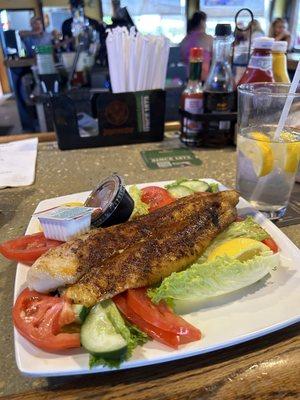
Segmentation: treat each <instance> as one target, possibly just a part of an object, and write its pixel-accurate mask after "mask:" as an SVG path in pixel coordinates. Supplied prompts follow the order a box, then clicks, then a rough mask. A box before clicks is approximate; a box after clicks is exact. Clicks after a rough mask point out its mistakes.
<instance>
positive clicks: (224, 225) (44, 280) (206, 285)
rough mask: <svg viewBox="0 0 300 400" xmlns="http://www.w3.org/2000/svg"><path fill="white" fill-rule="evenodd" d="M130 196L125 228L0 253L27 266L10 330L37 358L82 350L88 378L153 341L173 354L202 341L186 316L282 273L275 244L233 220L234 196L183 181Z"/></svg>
mask: <svg viewBox="0 0 300 400" xmlns="http://www.w3.org/2000/svg"><path fill="white" fill-rule="evenodd" d="M129 194H130V196H131V198H132V199H133V201H134V208H133V211H132V213H131V216H130V220H129V221H128V222H124V223H122V224H119V225H114V226H111V227H105V228H96V229H92V230H91V231H89V232H87V233H85V234H83V235H80V236H79V237H76V238H74V239H72V240H71V241H68V242H65V243H64V242H61V241H58V240H53V239H49V238H46V237H45V236H44V234H43V232H38V233H35V234H33V235H25V236H23V237H21V238H17V239H15V240H10V241H7V242H5V243H2V244H1V245H0V252H1V254H2V255H3V256H4V257H6V258H8V259H10V260H14V261H18V262H21V263H23V264H26V265H28V274H27V286H28V287H27V288H25V289H24V290H23V291H22V292H21V293H20V294H19V296H18V298H17V299H16V302H15V304H14V306H13V322H14V326H15V328H16V329H17V331H18V332H19V333H20V334H21V335H22V336H23V337H24V338H26V340H28V341H29V342H31V343H32V344H33V345H35V346H36V347H37V348H39V349H42V350H44V351H47V352H51V353H57V354H61V353H63V352H64V351H66V350H68V349H73V348H79V347H83V348H84V349H85V350H86V351H87V352H88V353H89V354H90V361H89V365H90V367H91V368H92V367H94V366H98V365H105V366H109V367H110V368H118V367H119V366H120V364H121V363H122V362H123V361H126V360H128V359H130V357H131V355H132V352H133V350H134V349H135V348H136V347H137V346H143V345H144V344H145V343H146V342H147V341H150V340H153V341H158V342H160V343H161V344H163V345H164V346H166V348H169V349H170V351H172V349H178V348H179V347H181V346H185V345H186V344H188V343H190V342H194V341H200V340H201V337H202V336H203V335H205V331H204V332H203V331H202V329H201V327H199V326H194V325H193V324H192V323H190V322H188V321H187V320H186V319H185V317H184V315H182V314H187V313H189V312H190V311H191V310H192V309H195V307H196V308H197V309H199V310H201V307H202V306H203V304H207V303H209V302H210V301H211V300H212V299H215V298H219V297H221V296H224V295H225V296H226V295H227V294H229V293H232V292H236V291H238V290H240V289H243V288H245V287H247V286H250V285H253V284H255V283H256V282H258V281H260V280H261V279H263V278H266V277H268V276H269V274H270V273H271V272H272V270H273V269H276V268H277V267H278V266H279V256H278V253H279V248H278V246H277V244H276V243H275V241H274V240H273V239H272V238H271V237H270V235H269V234H268V233H267V232H266V231H265V230H264V229H263V228H262V227H261V226H260V225H259V224H258V223H257V222H255V221H254V219H253V218H252V217H251V216H246V217H239V216H238V215H237V213H236V207H235V206H236V203H237V201H238V194H237V193H235V192H234V191H225V192H219V188H218V185H217V184H216V183H211V184H210V183H207V182H206V181H204V180H195V179H193V180H190V179H181V180H179V181H176V182H173V183H171V184H168V185H166V186H165V187H159V186H146V187H143V188H142V189H140V188H139V187H138V186H134V185H133V186H131V187H130V188H129ZM68 206H74V205H72V204H69V205H68ZM75 206H81V204H77V203H76V205H75ZM31 265H32V266H31ZM37 289H38V290H37ZM241 296H242V294H241ZM200 325H201V322H200Z"/></svg>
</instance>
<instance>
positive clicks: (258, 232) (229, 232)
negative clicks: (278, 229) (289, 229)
mask: <svg viewBox="0 0 300 400" xmlns="http://www.w3.org/2000/svg"><path fill="white" fill-rule="evenodd" d="M238 237H245V238H249V239H254V240H258V241H259V242H261V241H262V240H264V239H267V238H269V237H270V235H269V234H268V232H266V231H265V230H264V229H263V228H262V227H261V226H260V225H259V224H258V223H257V222H255V221H254V219H253V218H252V217H247V218H246V219H245V220H243V221H237V222H233V223H232V224H230V225H229V227H228V228H226V229H225V230H224V231H223V232H221V233H220V234H219V235H218V236H217V237H216V238H215V239H214V240H213V241H212V242H211V244H210V245H209V246H208V248H207V249H206V250H205V252H204V253H203V254H202V256H201V257H200V258H199V260H198V262H200V263H201V262H204V261H205V260H206V259H207V257H208V255H209V254H210V253H211V252H212V250H214V249H215V248H216V247H217V246H219V245H220V244H221V243H223V242H227V241H228V240H231V239H235V238H238Z"/></svg>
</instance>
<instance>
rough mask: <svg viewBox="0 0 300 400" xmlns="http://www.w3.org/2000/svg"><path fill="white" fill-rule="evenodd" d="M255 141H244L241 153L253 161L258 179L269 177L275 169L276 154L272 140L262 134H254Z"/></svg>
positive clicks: (252, 135)
mask: <svg viewBox="0 0 300 400" xmlns="http://www.w3.org/2000/svg"><path fill="white" fill-rule="evenodd" d="M251 137H252V138H253V139H256V141H254V140H244V141H243V142H242V143H241V144H240V149H241V151H242V152H243V153H244V154H245V156H246V157H247V158H249V159H250V160H251V161H252V165H253V169H254V171H255V174H256V175H257V176H258V177H261V176H265V175H268V174H269V173H270V172H272V170H273V167H274V154H273V150H272V146H271V143H269V142H270V138H269V137H268V136H267V135H264V134H263V133H261V132H253V133H252V134H251Z"/></svg>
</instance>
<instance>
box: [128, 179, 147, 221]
mask: <svg viewBox="0 0 300 400" xmlns="http://www.w3.org/2000/svg"><path fill="white" fill-rule="evenodd" d="M129 194H130V196H131V197H132V199H133V201H134V209H133V212H132V214H131V217H130V218H135V217H139V216H141V215H145V214H149V206H148V205H147V204H146V203H144V202H143V201H142V200H141V197H142V195H141V190H140V189H139V188H138V187H137V186H135V185H133V186H130V188H129Z"/></svg>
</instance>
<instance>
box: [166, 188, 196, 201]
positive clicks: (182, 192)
mask: <svg viewBox="0 0 300 400" xmlns="http://www.w3.org/2000/svg"><path fill="white" fill-rule="evenodd" d="M168 192H169V193H170V195H171V196H173V197H175V198H176V199H180V198H181V197H185V196H189V195H191V194H193V193H194V191H193V190H191V189H190V188H188V187H186V186H182V185H174V186H172V185H170V186H169V187H168Z"/></svg>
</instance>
